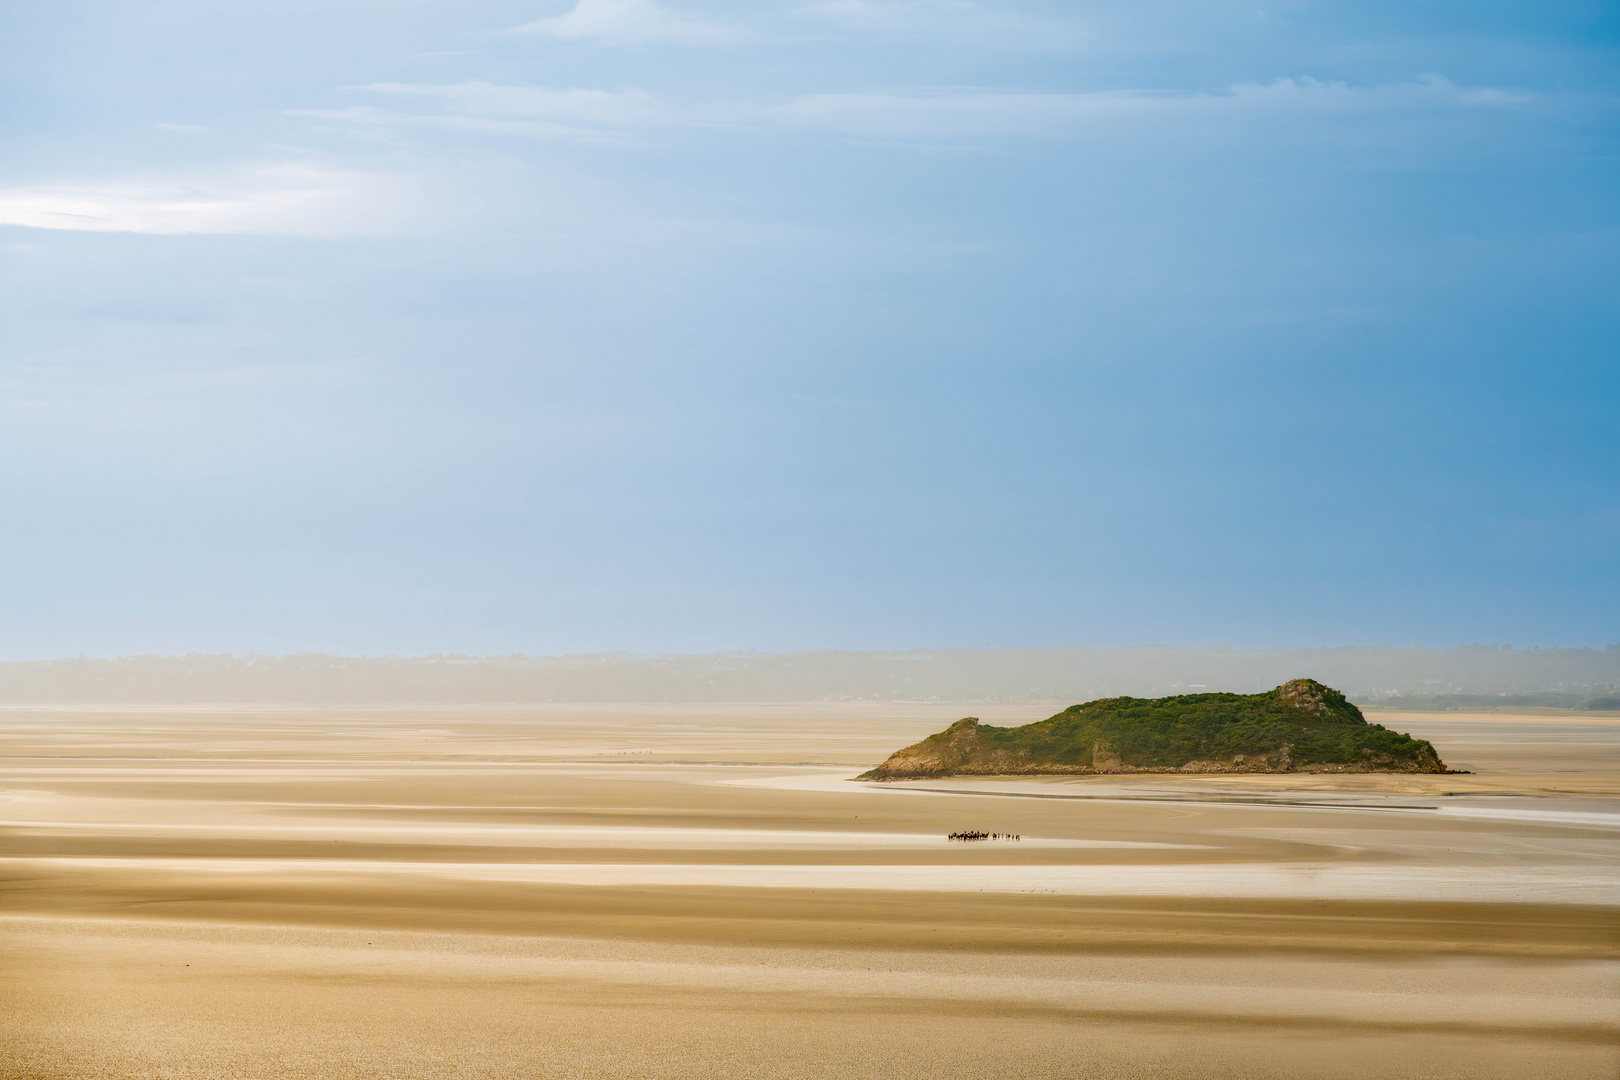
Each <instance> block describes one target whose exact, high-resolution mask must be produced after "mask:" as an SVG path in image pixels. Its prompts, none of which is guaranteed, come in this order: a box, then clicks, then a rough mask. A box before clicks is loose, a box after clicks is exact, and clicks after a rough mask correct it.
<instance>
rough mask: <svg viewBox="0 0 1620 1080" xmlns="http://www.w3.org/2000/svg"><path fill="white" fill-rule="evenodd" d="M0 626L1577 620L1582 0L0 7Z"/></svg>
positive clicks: (1592, 547)
mask: <svg viewBox="0 0 1620 1080" xmlns="http://www.w3.org/2000/svg"><path fill="white" fill-rule="evenodd" d="M0 20H3V23H0V26H3V31H4V32H3V33H0V657H3V658H7V659H27V658H42V657H50V656H63V655H77V654H81V653H86V654H90V655H118V654H129V653H149V652H150V653H175V652H186V651H193V650H195V651H201V652H227V651H229V652H238V653H241V652H247V651H250V650H256V651H259V652H291V651H304V650H322V651H333V652H347V653H356V654H358V653H369V654H371V655H378V654H385V653H431V652H465V653H515V652H522V653H530V654H538V653H559V652H596V651H615V650H624V651H633V652H707V651H714V650H733V649H748V648H754V649H760V650H784V649H801V648H848V649H905V648H918V647H1036V646H1058V645H1095V646H1109V645H1126V644H1138V643H1169V644H1189V645H1192V644H1230V645H1235V646H1239V647H1267V646H1273V645H1289V646H1313V645H1340V644H1402V645H1405V644H1413V643H1422V644H1435V645H1450V644H1455V643H1457V642H1459V641H1476V640H1477V641H1486V642H1513V643H1517V644H1518V645H1520V646H1521V647H1523V646H1526V645H1549V646H1550V645H1577V646H1578V645H1604V644H1607V643H1609V642H1614V641H1620V554H1617V553H1620V415H1617V413H1620V409H1617V407H1620V63H1617V61H1620V7H1617V6H1615V5H1613V4H1611V3H1606V2H1602V0H1539V2H1535V3H1530V2H1523V3H1502V2H1479V0H1475V2H1470V3H1463V2H1459V0H1442V2H1426V0H1402V2H1399V3H1397V2H1394V0H1360V2H1356V3H1346V2H1337V3H1334V2H1285V3H1279V4H1268V3H1265V2H1264V0H1262V2H1260V3H1255V2H1253V0H1250V2H1245V3H1236V2H1228V0H1133V2H1129V3H1125V2H1098V3H1083V2H1071V3H1056V2H1047V0H1028V2H1019V3H1001V2H989V0H987V2H983V3H975V2H970V0H825V2H813V0H812V2H808V3H805V2H777V0H756V2H754V3H749V4H744V3H738V2H708V0H690V2H688V0H671V2H670V3H668V4H664V3H662V2H655V0H577V3H576V2H574V0H558V2H551V0H527V2H516V0H462V2H454V3H451V2H435V0H275V2H272V0H206V2H203V0H162V2H155V0H117V2H112V0H54V2H52V3H50V4H20V3H15V4H11V5H7V6H6V9H5V11H4V13H3V14H0Z"/></svg>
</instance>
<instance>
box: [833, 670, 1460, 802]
mask: <svg viewBox="0 0 1620 1080" xmlns="http://www.w3.org/2000/svg"><path fill="white" fill-rule="evenodd" d="M1445 771H1446V767H1445V764H1444V763H1443V762H1442V761H1441V760H1440V757H1439V755H1438V754H1436V753H1435V752H1434V747H1433V746H1431V745H1430V744H1429V743H1427V742H1425V741H1423V740H1422V739H1414V738H1412V737H1411V736H1409V735H1400V734H1397V733H1396V732H1393V731H1390V730H1388V729H1387V728H1385V727H1383V726H1381V725H1379V724H1369V723H1368V722H1367V720H1366V718H1365V717H1363V716H1362V715H1361V710H1360V709H1358V708H1356V707H1355V706H1354V705H1352V704H1351V703H1350V702H1349V701H1348V700H1346V698H1345V696H1344V695H1343V694H1341V693H1339V691H1337V690H1334V689H1333V688H1331V687H1328V686H1323V685H1322V684H1321V683H1319V682H1317V681H1316V680H1314V679H1295V680H1293V681H1292V682H1287V683H1284V684H1282V685H1281V686H1279V687H1277V688H1276V689H1275V690H1268V691H1266V692H1265V693H1263V694H1247V695H1244V694H1182V695H1179V696H1177V697H1167V698H1131V697H1117V698H1102V699H1100V700H1097V701H1088V702H1086V703H1085V704H1084V705H1074V706H1071V707H1070V708H1067V709H1065V710H1063V711H1062V712H1060V713H1058V714H1057V715H1056V716H1054V717H1052V718H1050V719H1048V720H1042V721H1040V722H1039V723H1036V724H1026V725H1025V726H1023V727H1015V728H1000V727H991V726H990V725H989V724H981V723H979V721H978V720H977V719H974V718H973V717H968V718H967V719H964V720H958V721H957V722H956V723H954V724H952V725H951V726H950V727H948V728H946V729H945V730H944V731H942V732H940V733H939V734H937V735H930V736H929V737H928V738H926V739H924V740H923V741H922V742H920V743H917V744H916V745H915V746H908V747H906V748H905V749H904V750H899V751H896V752H895V753H894V754H892V755H891V756H890V757H889V759H888V760H887V761H885V762H884V763H883V764H882V765H879V766H878V767H877V768H875V769H873V770H871V771H870V772H867V773H863V774H862V775H861V776H860V777H858V779H861V780H904V779H912V778H917V777H928V776H961V775H1008V774H1020V773H1023V774H1030V773H1097V772H1203V773H1209V772H1423V773H1440V772H1445Z"/></svg>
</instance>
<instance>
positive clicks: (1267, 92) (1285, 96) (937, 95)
mask: <svg viewBox="0 0 1620 1080" xmlns="http://www.w3.org/2000/svg"><path fill="white" fill-rule="evenodd" d="M1522 100H1523V99H1522V98H1520V97H1517V96H1514V95H1512V94H1508V93H1505V92H1503V91H1500V90H1492V89H1480V88H1471V87H1462V86H1457V85H1456V84H1454V83H1452V82H1450V81H1449V80H1447V79H1444V78H1441V77H1439V76H1427V77H1425V78H1423V79H1420V80H1417V81H1415V82H1404V83H1388V84H1382V85H1378V86H1367V87H1356V86H1350V85H1348V84H1346V83H1342V82H1320V81H1318V80H1315V79H1309V78H1306V79H1278V80H1276V81H1274V82H1271V83H1267V84H1264V85H1261V84H1258V83H1244V84H1240V85H1238V86H1234V87H1231V88H1230V89H1228V90H1226V91H1223V92H1220V93H1161V92H1151V91H1126V92H1118V93H1081V94H1040V93H1015V92H1006V91H998V90H968V91H956V90H940V91H917V92H904V93H887V94H808V95H805V96H802V97H798V98H794V99H793V100H791V101H789V102H787V103H785V104H783V105H780V106H777V107H775V108H772V109H770V110H768V111H769V114H770V115H772V116H774V118H775V119H776V120H777V121H778V122H781V123H786V124H790V125H793V126H797V127H803V128H808V129H815V130H821V131H827V132H834V133H837V134H842V135H849V136H855V137H861V138H872V139H884V140H899V141H918V142H922V141H937V140H940V139H963V138H1011V137H1031V136H1043V135H1061V134H1065V133H1071V132H1072V133H1078V132H1080V131H1083V130H1084V129H1086V128H1087V127H1088V126H1095V125H1097V124H1102V123H1107V122H1110V121H1118V120H1126V121H1143V122H1149V121H1158V120H1171V119H1174V118H1184V117H1207V118H1209V119H1211V120H1218V119H1239V118H1256V119H1264V118H1267V117H1276V118H1286V117H1290V116H1295V117H1312V116H1314V117H1329V116H1335V115H1336V116H1349V115H1358V114H1374V113H1387V112H1411V111H1429V110H1435V109H1455V108H1472V107H1481V106H1502V105H1511V104H1515V103H1517V102H1520V101H1522Z"/></svg>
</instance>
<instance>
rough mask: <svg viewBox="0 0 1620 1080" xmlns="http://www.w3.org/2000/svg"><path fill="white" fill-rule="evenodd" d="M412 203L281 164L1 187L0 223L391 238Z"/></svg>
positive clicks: (370, 183) (360, 178) (366, 178)
mask: <svg viewBox="0 0 1620 1080" xmlns="http://www.w3.org/2000/svg"><path fill="white" fill-rule="evenodd" d="M410 202H411V197H410V194H409V192H408V190H407V188H406V185H404V184H403V183H402V182H401V181H400V180H398V179H396V178H393V177H388V176H383V175H379V174H375V173H366V172H360V171H355V170H345V169H336V168H331V167H328V166H323V165H312V164H307V163H300V162H280V163H271V164H258V165H250V166H239V167H235V168H226V169H218V170H214V171H211V172H210V171H205V172H201V173H197V174H190V175H172V174H170V175H151V176H134V177H124V178H117V179H112V180H104V181H89V182H78V181H66V182H57V183H42V184H34V185H29V186H25V187H13V188H7V189H0V225H17V226H23V227H27V228H35V229H59V230H67V231H73V232H129V233H148V234H154V235H169V236H178V235H186V234H196V233H259V234H282V235H293V236H318V237H335V236H362V235H369V234H375V233H379V232H387V231H390V230H391V228H392V226H393V224H394V223H395V222H396V221H397V220H398V219H399V218H400V216H401V215H402V214H403V212H404V211H405V210H406V209H407V207H408V205H409V203H410Z"/></svg>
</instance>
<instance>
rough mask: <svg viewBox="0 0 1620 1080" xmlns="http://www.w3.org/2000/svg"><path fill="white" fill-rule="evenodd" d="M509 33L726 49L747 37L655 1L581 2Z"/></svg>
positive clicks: (728, 27)
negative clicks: (712, 46) (719, 46)
mask: <svg viewBox="0 0 1620 1080" xmlns="http://www.w3.org/2000/svg"><path fill="white" fill-rule="evenodd" d="M507 32H508V33H510V34H529V35H533V36H536V37H549V38H559V39H561V40H564V41H581V40H586V39H594V40H597V41H601V42H604V43H606V44H609V45H634V44H642V43H646V42H652V41H672V42H680V43H685V44H691V45H723V44H725V43H727V42H730V41H735V40H737V39H738V38H741V37H742V36H744V35H743V32H742V30H741V29H740V28H738V27H734V26H727V25H725V24H722V23H713V22H705V21H703V20H700V19H695V18H692V17H690V16H687V15H682V14H679V13H678V12H674V11H670V10H669V9H667V8H663V7H659V6H658V5H657V4H655V3H653V2H652V0H579V2H578V3H577V4H575V5H574V8H573V10H572V11H569V12H566V13H565V14H562V15H553V16H548V17H546V18H542V19H535V20H534V21H533V22H527V23H524V24H523V25H521V26H515V27H513V28H512V29H511V30H509V31H507Z"/></svg>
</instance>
